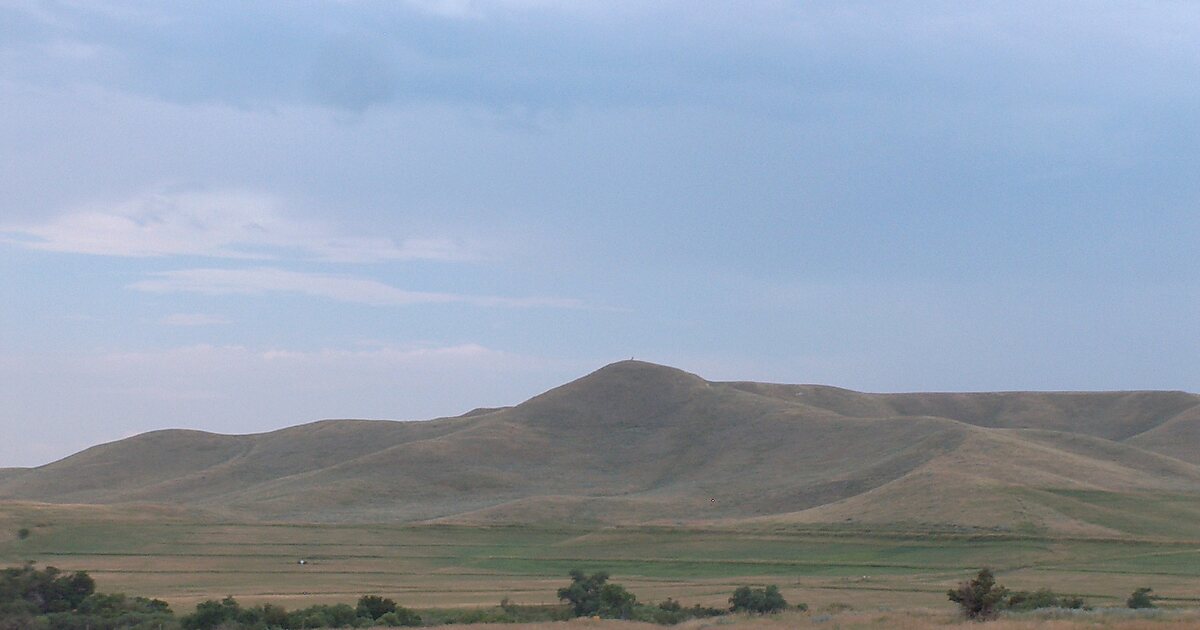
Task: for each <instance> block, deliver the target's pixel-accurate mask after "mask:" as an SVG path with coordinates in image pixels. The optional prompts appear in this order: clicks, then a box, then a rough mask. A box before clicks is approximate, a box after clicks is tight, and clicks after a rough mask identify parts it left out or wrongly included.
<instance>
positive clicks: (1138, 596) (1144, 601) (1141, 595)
mask: <svg viewBox="0 0 1200 630" xmlns="http://www.w3.org/2000/svg"><path fill="white" fill-rule="evenodd" d="M1153 592H1154V589H1152V588H1149V587H1147V586H1143V587H1142V588H1139V589H1137V590H1136V591H1134V592H1133V593H1131V594H1130V595H1129V599H1127V600H1125V606H1127V607H1129V608H1156V606H1155V605H1154V596H1153V595H1151V593H1153Z"/></svg>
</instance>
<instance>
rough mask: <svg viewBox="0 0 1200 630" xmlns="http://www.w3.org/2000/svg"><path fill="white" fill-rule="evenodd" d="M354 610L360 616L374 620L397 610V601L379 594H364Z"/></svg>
mask: <svg viewBox="0 0 1200 630" xmlns="http://www.w3.org/2000/svg"><path fill="white" fill-rule="evenodd" d="M354 610H355V612H356V613H357V614H358V616H359V617H365V618H367V619H370V620H372V621H374V620H375V619H379V618H380V617H382V616H384V615H386V614H387V613H390V612H396V602H394V601H392V600H391V599H384V598H382V597H380V596H378V595H363V596H362V597H360V598H358V606H357V607H355V609H354Z"/></svg>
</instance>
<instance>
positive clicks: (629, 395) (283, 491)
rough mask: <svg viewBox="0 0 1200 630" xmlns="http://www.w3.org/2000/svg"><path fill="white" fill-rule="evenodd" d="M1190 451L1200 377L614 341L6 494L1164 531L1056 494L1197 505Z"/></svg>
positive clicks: (246, 512) (82, 462)
mask: <svg viewBox="0 0 1200 630" xmlns="http://www.w3.org/2000/svg"><path fill="white" fill-rule="evenodd" d="M1189 446H1190V450H1189ZM1195 452H1200V397H1196V396H1194V395H1191V394H1185V393H1180V392H1113V393H989V394H862V393H858V392H852V391H849V390H843V389H838V388H832V387H824V386H814V385H774V384H761V383H714V382H709V381H705V380H704V379H702V378H700V377H698V376H696V375H693V374H688V373H686V372H682V371H680V370H676V369H673V368H668V367H664V366H658V365H653V364H648V363H642V362H636V361H623V362H620V363H616V364H613V365H610V366H607V367H605V368H603V369H601V370H599V371H597V372H594V373H592V374H590V375H588V376H585V377H583V378H581V379H579V380H577V381H574V382H572V383H568V384H566V385H564V386H562V387H559V388H556V389H553V390H551V391H549V392H546V393H545V394H542V395H540V396H537V397H535V398H533V399H531V400H529V401H526V402H524V403H522V404H520V405H517V406H515V407H507V408H500V409H479V410H476V411H473V412H471V413H469V414H466V415H464V416H462V417H459V418H445V419H439V420H431V421H427V422H378V421H376V422H368V421H354V420H338V421H325V422H319V423H313V424H308V425H302V426H298V427H293V428H290V429H285V430H282V431H276V432H272V433H266V434H259V435H243V436H223V435H213V434H207V433H200V432H195V431H161V432H155V433H149V434H145V435H142V436H137V437H134V438H130V439H127V440H122V441H120V442H115V443H112V444H106V445H102V446H98V447H95V448H92V449H89V450H87V451H84V452H82V453H79V454H77V455H74V456H72V457H69V458H67V459H64V460H62V461H59V462H55V463H53V464H50V465H47V466H43V467H41V468H37V469H32V470H27V471H15V472H9V473H7V474H0V498H7V499H19V500H36V501H49V502H63V503H69V502H74V503H92V504H117V503H126V502H142V503H163V504H171V505H179V506H186V507H190V508H196V509H205V510H210V511H214V512H219V513H223V514H228V515H234V516H237V517H238V518H263V519H275V520H289V521H343V522H383V521H388V522H391V521H397V520H398V521H408V522H418V521H438V522H457V523H511V522H526V523H528V522H538V523H543V524H545V523H561V524H566V525H580V524H604V523H608V524H616V523H624V524H632V523H696V522H708V523H723V522H725V523H728V522H743V521H744V522H759V521H761V522H764V523H783V524H787V523H820V522H864V523H920V524H925V525H939V526H942V525H952V526H962V527H970V528H997V527H998V528H1001V529H1005V530H1011V531H1060V532H1069V533H1072V534H1080V535H1103V536H1111V535H1119V534H1138V535H1143V534H1145V535H1163V536H1167V535H1190V532H1191V530H1190V529H1189V527H1190V526H1186V525H1185V526H1183V527H1182V528H1181V529H1179V528H1176V529H1172V528H1170V527H1166V526H1163V525H1162V524H1161V523H1160V524H1156V525H1153V526H1150V525H1147V526H1145V527H1143V526H1141V525H1139V524H1138V523H1137V522H1132V523H1131V522H1128V521H1114V520H1113V519H1111V518H1108V517H1106V516H1105V511H1104V508H1103V507H1102V506H1100V507H1095V508H1092V507H1088V505H1091V503H1089V500H1086V499H1082V500H1081V499H1078V498H1077V497H1076V496H1075V495H1069V494H1063V493H1089V492H1090V493H1098V494H1093V495H1088V496H1092V497H1126V498H1127V500H1128V501H1133V502H1136V501H1137V500H1138V499H1137V498H1138V497H1144V496H1170V497H1173V499H1172V501H1173V502H1174V503H1175V504H1178V505H1180V506H1182V507H1180V509H1181V510H1182V512H1179V513H1180V514H1190V513H1191V512H1190V510H1191V509H1192V508H1191V507H1189V506H1192V505H1194V496H1200V461H1197V456H1195V455H1194V453H1195ZM1108 500H1109V499H1105V501H1108ZM1081 501H1082V504H1081ZM1101 503H1103V501H1102V502H1101ZM1168 512H1169V511H1168Z"/></svg>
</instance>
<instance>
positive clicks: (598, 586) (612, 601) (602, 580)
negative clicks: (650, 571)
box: [558, 569, 637, 619]
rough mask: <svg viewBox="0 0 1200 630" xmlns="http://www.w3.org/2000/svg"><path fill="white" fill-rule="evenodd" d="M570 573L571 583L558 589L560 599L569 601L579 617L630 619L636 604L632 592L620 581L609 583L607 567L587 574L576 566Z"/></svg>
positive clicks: (572, 609)
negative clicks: (620, 583)
mask: <svg viewBox="0 0 1200 630" xmlns="http://www.w3.org/2000/svg"><path fill="white" fill-rule="evenodd" d="M570 576H571V584H570V585H569V586H564V587H562V588H560V589H558V599H560V600H562V601H564V602H567V603H568V604H570V605H571V611H572V612H573V613H574V615H575V616H576V617H591V616H596V615H599V616H601V617H610V618H620V619H627V618H628V617H629V615H630V613H631V612H632V611H633V607H634V606H636V605H637V598H636V597H634V595H633V593H630V592H629V591H627V590H625V587H623V586H620V585H618V584H609V583H608V574H607V573H605V572H604V571H597V572H596V573H593V574H591V575H587V574H586V573H584V572H583V571H580V570H579V569H573V570H572V571H571V572H570Z"/></svg>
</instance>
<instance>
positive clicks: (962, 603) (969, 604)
mask: <svg viewBox="0 0 1200 630" xmlns="http://www.w3.org/2000/svg"><path fill="white" fill-rule="evenodd" d="M1007 594H1008V589H1006V588H1004V587H1003V586H1000V585H998V584H996V578H995V576H993V575H992V571H991V569H980V570H979V573H978V574H977V575H976V576H975V578H974V579H971V580H968V581H966V582H963V583H962V584H959V585H958V588H957V589H951V590H949V591H947V592H946V595H947V596H949V598H950V601H952V602H954V603H956V604H958V606H959V608H961V609H962V612H963V614H964V615H966V617H967V619H991V618H992V617H995V616H996V609H997V608H998V607H999V605H1000V603H1001V602H1003V601H1004V597H1005V596H1006V595H1007Z"/></svg>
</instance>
